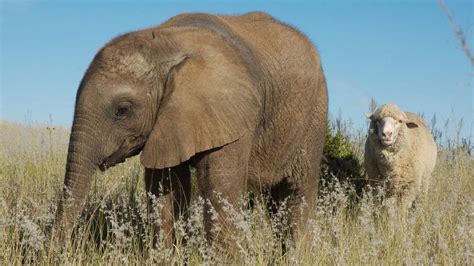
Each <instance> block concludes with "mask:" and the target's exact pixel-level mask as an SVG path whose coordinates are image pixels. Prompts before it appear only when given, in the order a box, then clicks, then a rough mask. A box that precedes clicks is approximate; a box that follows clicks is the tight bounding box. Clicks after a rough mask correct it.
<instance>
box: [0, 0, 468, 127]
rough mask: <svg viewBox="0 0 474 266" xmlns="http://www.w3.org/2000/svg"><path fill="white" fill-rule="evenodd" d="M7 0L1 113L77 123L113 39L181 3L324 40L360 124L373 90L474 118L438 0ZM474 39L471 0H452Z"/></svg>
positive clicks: (343, 103) (334, 79)
mask: <svg viewBox="0 0 474 266" xmlns="http://www.w3.org/2000/svg"><path fill="white" fill-rule="evenodd" d="M0 1H1V7H0V11H1V66H0V67H1V94H0V104H1V107H0V108H1V109H0V119H3V120H13V121H19V122H24V121H25V120H28V121H31V120H32V121H40V122H41V121H48V120H49V116H50V115H51V116H52V119H53V123H55V124H61V125H64V126H66V127H68V126H70V125H71V122H72V117H73V110H74V100H75V94H76V90H77V87H78V85H79V82H80V80H81V78H82V75H83V74H84V71H85V70H86V68H87V66H88V64H89V63H90V61H91V60H92V58H93V57H94V54H95V53H96V52H97V51H98V49H99V48H100V47H101V46H102V45H104V44H105V43H106V42H107V41H108V40H110V39H111V38H113V37H115V36H117V35H119V34H122V33H126V32H128V31H133V30H138V29H142V28H146V27H150V26H154V25H157V24H159V23H161V22H163V21H164V20H166V19H168V18H170V17H172V16H174V15H176V14H178V13H182V12H210V13H217V14H240V13H244V12H248V11H254V10H260V11H266V12H268V13H270V14H271V15H273V16H274V17H276V18H278V19H280V20H282V21H284V22H286V23H288V24H291V25H293V26H295V27H297V28H299V29H300V30H301V31H302V32H304V33H305V34H306V35H307V36H308V37H309V38H310V39H311V40H312V41H313V43H315V44H316V46H317V47H318V49H319V51H320V54H321V57H322V62H323V67H324V69H325V73H326V78H327V81H328V89H329V97H330V112H331V113H332V114H333V115H337V114H338V113H339V112H340V113H341V114H342V117H344V118H350V119H352V120H353V121H354V124H355V125H356V126H358V127H362V126H364V125H365V118H364V116H363V114H364V112H366V111H367V110H368V107H367V106H368V103H369V101H370V99H371V98H372V97H373V98H374V99H375V100H376V101H377V102H378V103H386V102H395V103H397V104H399V105H400V106H401V107H402V108H403V109H405V110H408V111H414V112H423V113H425V114H426V116H427V117H428V118H431V117H432V115H433V114H434V113H436V114H437V115H438V117H439V119H441V121H443V120H444V119H446V118H451V117H452V116H453V113H454V115H455V116H456V117H458V118H460V117H464V120H465V122H466V123H467V124H468V125H467V126H466V128H465V130H464V131H463V133H464V134H465V135H466V134H470V132H471V131H472V122H473V113H474V109H473V104H474V99H473V86H474V84H473V77H474V71H473V68H472V67H471V65H470V64H469V61H468V59H467V57H466V56H465V55H464V54H463V51H462V49H461V48H460V44H459V42H458V40H457V39H456V37H455V34H454V33H453V31H452V29H451V28H450V26H449V23H448V20H447V18H446V16H445V15H444V13H442V11H441V9H440V7H439V4H438V1H436V0H433V1H427V0H426V1H417V0H412V1H381V0H379V1H255V0H254V1H41V0H31V1H22V0H15V1H13V0H0ZM447 4H448V6H449V7H450V9H451V10H452V12H453V13H454V16H455V18H456V20H457V22H458V24H459V25H460V26H461V27H462V28H463V29H464V30H465V34H466V35H467V37H468V42H469V43H470V44H471V46H472V44H473V33H472V31H473V30H474V29H473V4H472V1H460V0H458V1H449V0H448V1H447Z"/></svg>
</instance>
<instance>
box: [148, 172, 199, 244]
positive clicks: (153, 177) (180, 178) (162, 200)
mask: <svg viewBox="0 0 474 266" xmlns="http://www.w3.org/2000/svg"><path fill="white" fill-rule="evenodd" d="M145 188H146V191H147V193H148V197H149V200H148V212H149V214H151V217H152V221H151V222H152V224H153V246H156V245H157V243H159V242H160V241H159V240H160V239H161V241H162V243H163V244H164V245H165V246H166V247H171V246H172V245H173V241H176V239H175V234H174V233H175V232H174V230H173V228H174V222H175V221H177V220H178V219H179V218H180V217H184V218H186V216H187V208H188V206H189V202H190V196H191V174H190V170H189V165H188V164H187V163H184V164H181V165H178V166H175V167H172V168H167V169H149V168H146V169H145Z"/></svg>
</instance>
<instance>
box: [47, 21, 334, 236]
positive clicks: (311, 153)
mask: <svg viewBox="0 0 474 266" xmlns="http://www.w3.org/2000/svg"><path fill="white" fill-rule="evenodd" d="M326 121H327V90H326V82H325V78H324V74H323V70H322V67H321V64H320V59H319V55H318V53H317V51H316V49H315V48H314V46H313V45H312V44H311V43H310V42H309V41H308V40H307V38H306V37H304V36H303V35H302V34H301V33H299V32H298V31H296V30H295V29H293V28H291V27H288V26H286V25H283V24H281V23H280V22H278V21H276V20H274V19H273V18H271V17H270V16H268V15H266V14H264V13H249V14H246V15H244V16H212V15H206V14H183V15H179V16H176V17H173V18H171V19H170V20H168V21H167V22H165V23H164V24H162V25H160V26H158V27H155V28H150V29H146V30H142V31H137V32H132V33H129V34H126V35H123V36H120V37H118V38H116V39H114V40H112V41H111V42H109V43H108V44H107V45H105V47H103V48H102V49H101V50H100V51H99V52H98V53H97V55H96V56H95V58H94V60H93V61H92V63H91V64H90V66H89V68H88V70H87V72H86V73H85V75H84V78H83V80H82V82H81V84H80V86H79V90H78V93H77V98H76V107H75V113H74V122H73V126H72V132H71V137H70V143H69V151H68V157H67V165H66V174H65V179H64V185H65V189H64V192H63V194H62V196H61V200H60V201H59V204H58V210H57V214H56V223H55V228H56V229H60V230H61V232H62V233H63V237H64V236H65V237H67V236H69V235H70V231H71V228H72V227H73V225H74V224H75V222H76V220H77V218H78V215H79V213H80V212H81V210H82V208H83V205H84V201H85V198H86V195H87V193H88V190H89V186H90V183H91V178H92V175H93V174H94V172H95V171H96V170H97V169H101V170H103V171H105V170H106V169H107V168H109V167H111V166H114V165H116V164H118V163H121V162H123V161H124V160H125V159H126V158H128V157H131V156H134V155H137V154H139V153H140V152H141V155H140V157H141V163H142V164H143V166H144V167H145V183H146V189H147V191H149V192H151V193H153V194H154V195H155V196H156V197H157V199H158V200H160V201H161V202H162V203H163V206H164V207H163V210H161V215H162V219H163V224H162V227H161V228H160V230H161V231H160V232H162V233H163V234H164V235H165V239H166V240H167V241H172V233H173V231H172V225H173V220H174V219H176V218H178V217H179V216H180V215H182V214H183V213H185V210H186V208H187V206H188V203H189V200H190V172H189V167H190V166H192V167H195V168H196V170H197V181H198V187H199V193H200V194H201V195H202V196H203V197H204V198H206V199H208V200H209V202H210V203H211V204H210V205H212V207H213V208H215V209H216V211H217V213H218V214H219V220H218V222H219V223H220V224H221V226H224V227H227V228H228V229H230V230H234V229H235V228H234V227H233V226H232V225H231V224H230V223H229V221H228V220H227V219H226V218H225V215H224V212H223V210H222V204H221V202H220V200H219V199H218V197H217V196H216V194H220V195H221V197H222V198H224V199H226V200H227V201H228V202H229V203H230V204H232V205H233V206H234V207H236V208H239V206H240V205H239V200H240V199H241V197H243V196H244V195H245V193H246V190H247V189H248V188H249V187H250V186H253V187H257V188H259V189H261V190H268V191H270V194H271V196H272V199H273V203H272V204H269V207H270V209H271V210H273V209H275V207H276V206H278V204H280V203H281V201H282V200H283V199H285V198H287V197H289V200H288V206H289V209H290V211H291V212H292V214H291V218H290V222H291V223H292V224H294V226H293V227H292V228H293V232H297V229H302V228H303V227H299V226H300V225H304V224H305V221H306V219H307V216H308V209H312V208H313V207H314V202H315V197H316V194H317V185H318V179H319V164H320V160H321V155H322V150H323V145H324V135H325V134H324V132H325V131H324V129H325V125H326ZM160 187H161V189H160ZM210 205H206V208H207V209H209V208H211V206H210ZM270 205H271V206H270ZM205 215H206V216H205V223H206V229H207V233H208V235H207V236H208V237H209V238H212V237H213V235H212V234H211V232H210V231H211V230H210V229H211V227H212V224H213V221H212V220H211V217H209V214H208V212H207V210H206V211H205ZM219 238H224V236H223V235H219Z"/></svg>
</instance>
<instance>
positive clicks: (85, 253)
mask: <svg viewBox="0 0 474 266" xmlns="http://www.w3.org/2000/svg"><path fill="white" fill-rule="evenodd" d="M67 142H68V131H67V130H65V129H62V128H56V129H55V130H48V129H47V125H41V124H36V125H32V126H24V125H19V124H14V123H10V122H0V264H2V265H10V264H13V265H15V264H21V263H23V262H29V263H34V264H47V265H49V264H86V263H87V264H94V265H97V264H123V263H130V264H156V263H160V262H165V264H185V263H188V264H190V265H195V264H204V263H211V264H213V263H220V262H227V263H233V264H248V265H268V264H285V265H286V264H302V265H314V264H384V265H386V264H409V265H411V264H449V265H453V264H457V265H459V264H471V265H472V264H473V263H474V260H473V245H474V244H473V239H474V235H473V234H474V199H473V195H474V158H473V157H472V156H471V155H468V154H467V153H466V152H465V151H463V150H462V149H458V148H456V147H457V146H456V145H453V146H452V147H450V148H449V149H446V148H445V149H443V150H442V151H441V152H440V154H439V160H438V164H437V167H436V169H435V173H434V178H433V179H434V181H433V184H432V188H431V191H430V193H429V196H428V199H427V200H426V201H425V202H421V203H419V204H417V206H416V208H415V209H414V210H412V211H411V212H410V213H409V214H408V215H407V217H406V218H405V219H402V218H401V217H400V216H393V217H392V216H390V217H391V218H388V215H387V214H386V213H385V212H384V211H383V210H382V209H381V208H380V207H379V206H377V205H376V204H374V201H373V200H372V197H373V196H371V194H368V195H367V196H366V197H365V198H364V199H363V200H362V201H361V202H359V203H358V205H357V207H356V208H354V207H351V206H353V205H351V204H350V201H349V197H348V195H346V194H345V192H344V191H346V190H345V189H343V187H341V186H334V187H333V188H332V189H331V191H328V193H325V194H324V195H325V196H324V197H320V198H319V202H318V207H317V209H316V210H314V215H313V218H312V219H311V221H309V224H310V227H309V229H308V232H305V236H306V238H304V239H302V240H301V241H299V242H297V243H295V245H294V247H292V248H289V250H288V251H287V252H286V253H285V254H283V253H282V249H281V245H280V241H277V239H276V234H275V232H272V229H271V228H272V225H273V226H275V224H276V223H277V221H276V219H274V220H272V219H270V218H269V216H268V214H267V212H266V211H265V208H264V206H263V204H262V203H260V201H257V204H256V205H255V207H254V208H253V209H252V210H249V209H242V210H239V211H235V212H234V213H233V217H234V218H233V219H234V220H235V221H234V222H235V223H236V225H237V227H238V228H239V230H240V233H239V234H238V235H235V239H234V243H236V246H237V247H238V248H237V250H235V251H233V252H230V251H229V252H223V251H221V250H219V249H218V247H215V246H213V245H212V244H209V243H207V242H206V241H205V240H204V238H203V234H202V210H201V209H200V208H199V205H202V199H198V198H197V197H195V198H194V201H193V207H192V208H191V215H190V216H191V218H190V221H189V224H188V225H187V226H188V227H189V228H190V229H189V230H190V232H191V233H190V234H189V235H187V236H185V237H186V240H187V243H188V244H187V245H186V246H184V245H181V244H180V243H178V244H177V245H176V247H175V248H174V249H173V250H167V249H160V248H157V249H153V248H151V237H150V226H148V220H149V218H150V217H148V215H147V213H146V207H145V198H146V197H145V194H144V190H143V183H142V182H143V181H142V167H141V166H140V164H139V162H138V160H136V159H132V160H128V161H127V162H126V163H124V164H122V165H119V166H117V167H115V168H113V169H111V170H109V171H107V172H105V173H98V174H97V175H96V177H95V180H94V182H93V185H92V189H91V191H90V194H89V201H88V203H87V207H86V210H85V212H84V214H83V219H82V224H81V226H80V227H79V229H78V231H77V234H76V237H75V239H76V240H75V242H74V243H75V244H74V245H72V244H71V243H70V244H69V245H68V246H66V247H64V248H61V247H60V246H59V244H58V243H56V242H54V241H49V240H48V238H47V237H46V236H45V234H44V232H45V228H47V227H48V226H49V225H51V223H52V221H53V218H54V212H55V208H56V200H57V195H58V193H57V192H58V189H59V188H60V187H61V185H62V182H63V175H64V166H65V159H66V149H67ZM359 144H360V143H359ZM354 146H355V147H360V145H354ZM342 186H344V184H342ZM184 227H185V224H184V222H182V221H180V222H178V223H177V225H176V228H177V232H178V234H179V235H181V236H183V234H182V232H183V231H184ZM93 230H98V231H96V236H97V237H91V235H92V234H91V233H90V232H91V231H93ZM98 238H100V239H101V241H99V240H98ZM283 241H284V242H285V241H287V240H283ZM289 246H291V245H289ZM229 253H233V254H229Z"/></svg>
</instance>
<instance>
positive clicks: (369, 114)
mask: <svg viewBox="0 0 474 266" xmlns="http://www.w3.org/2000/svg"><path fill="white" fill-rule="evenodd" d="M364 115H365V117H367V119H370V120H372V116H373V115H374V114H373V113H365V114H364Z"/></svg>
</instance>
